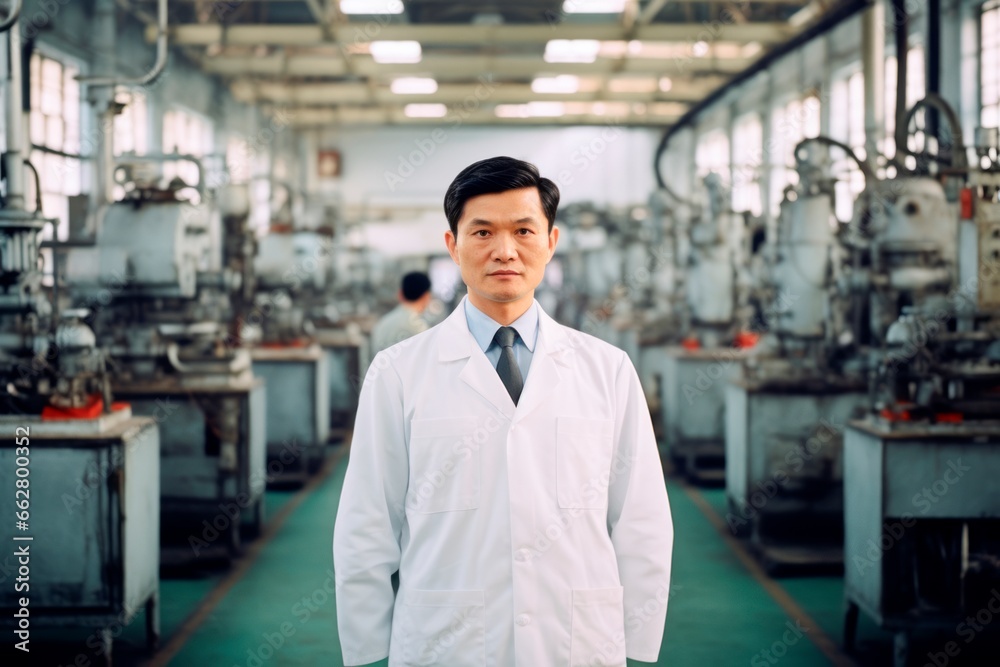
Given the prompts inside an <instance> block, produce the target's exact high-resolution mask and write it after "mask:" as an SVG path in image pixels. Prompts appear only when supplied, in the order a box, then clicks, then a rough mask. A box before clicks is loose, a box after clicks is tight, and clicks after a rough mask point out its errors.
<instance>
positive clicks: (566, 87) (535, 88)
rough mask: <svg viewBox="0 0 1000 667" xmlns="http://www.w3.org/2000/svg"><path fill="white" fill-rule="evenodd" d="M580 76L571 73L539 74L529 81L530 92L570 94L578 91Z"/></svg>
mask: <svg viewBox="0 0 1000 667" xmlns="http://www.w3.org/2000/svg"><path fill="white" fill-rule="evenodd" d="M579 90H580V78H579V77H576V76H573V75H572V74H560V75H559V76H540V77H538V78H536V79H535V80H534V81H532V82H531V92H533V93H543V94H545V93H549V94H557V93H563V94H572V93H576V92H579Z"/></svg>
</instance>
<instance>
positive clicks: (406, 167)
mask: <svg viewBox="0 0 1000 667" xmlns="http://www.w3.org/2000/svg"><path fill="white" fill-rule="evenodd" d="M660 135H661V133H660V131H658V130H654V129H647V128H623V127H618V126H615V125H612V124H609V125H608V126H597V127H566V128H561V127H557V128H541V127H538V128H534V127H532V128H506V127H496V128H482V127H455V128H453V127H449V126H448V124H447V122H442V124H441V125H440V126H435V125H430V126H426V127H385V128H339V129H331V130H323V131H312V132H308V133H306V134H305V135H304V137H303V141H302V143H301V145H302V148H303V150H302V159H303V164H304V169H305V174H306V175H307V187H308V190H309V191H311V192H317V193H319V192H323V193H331V194H332V193H336V194H338V195H339V196H340V197H342V198H343V201H344V202H345V203H346V204H348V205H350V204H355V205H357V204H363V203H368V204H372V205H376V206H382V205H388V206H393V205H409V204H418V205H419V204H426V205H428V206H440V204H441V201H442V199H443V198H444V193H445V190H446V189H447V187H448V185H449V183H451V181H452V180H453V179H454V177H455V176H456V175H457V174H458V172H460V171H461V170H462V169H464V168H465V167H467V166H468V165H470V164H472V163H473V162H475V161H477V160H481V159H484V158H488V157H493V156H496V155H509V156H511V157H516V158H520V159H524V160H528V161H529V162H533V163H534V164H536V165H537V166H538V168H539V170H540V171H541V173H542V175H543V176H546V177H548V178H551V179H552V180H554V181H556V183H557V184H558V185H559V189H560V191H561V193H562V202H563V203H570V202H574V201H593V202H595V203H597V204H598V205H604V204H619V205H627V204H633V203H644V202H646V201H647V200H648V198H649V195H650V193H651V192H652V191H653V189H654V187H655V177H654V175H653V167H652V165H653V154H654V151H655V149H656V144H657V142H658V141H659V138H660ZM318 149H336V150H339V151H341V157H342V164H343V168H342V175H341V177H340V178H339V179H331V180H326V181H320V180H319V179H318V178H317V177H316V166H315V160H316V151H317V150H318Z"/></svg>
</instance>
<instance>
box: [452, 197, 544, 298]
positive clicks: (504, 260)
mask: <svg viewBox="0 0 1000 667" xmlns="http://www.w3.org/2000/svg"><path fill="white" fill-rule="evenodd" d="M548 228H549V222H548V219H547V218H546V217H545V211H544V210H543V209H542V200H541V197H540V195H539V194H538V189H537V188H521V189H519V190H508V191H506V192H500V193H497V194H490V195H480V196H478V197H473V198H472V199H470V200H468V201H467V202H465V210H464V211H463V212H462V217H461V219H460V220H459V221H458V233H457V235H454V234H452V232H451V230H448V231H447V232H445V243H446V244H447V245H448V252H449V253H450V254H451V258H452V259H453V260H455V263H456V264H458V266H459V268H460V269H461V271H462V280H463V281H465V284H466V285H468V287H469V299H470V300H472V302H473V304H474V305H476V306H477V307H479V308H480V309H482V307H481V306H480V304H484V305H485V302H493V303H514V302H517V301H519V300H523V299H531V298H533V297H534V293H535V288H536V287H538V284H539V283H541V282H542V277H543V276H544V275H545V265H546V264H548V263H549V260H550V259H552V255H553V253H554V252H555V249H556V242H557V241H558V240H559V229H558V228H556V227H553V229H552V232H551V233H550V232H549V231H548Z"/></svg>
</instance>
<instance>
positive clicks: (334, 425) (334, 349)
mask: <svg viewBox="0 0 1000 667" xmlns="http://www.w3.org/2000/svg"><path fill="white" fill-rule="evenodd" d="M316 338H317V340H318V341H319V344H320V345H321V346H322V347H323V351H324V352H325V353H326V364H327V377H328V378H329V387H330V388H329V397H330V441H331V442H342V441H343V440H344V439H345V438H346V436H347V432H348V431H349V430H350V429H352V428H353V427H354V415H355V414H356V413H357V411H358V395H359V394H360V393H361V383H362V381H363V380H364V377H363V376H362V374H361V369H362V367H363V357H364V355H365V352H364V350H365V348H366V346H367V342H366V341H365V340H364V337H362V336H357V337H355V336H351V335H350V334H349V333H348V332H347V331H346V330H344V329H323V328H319V329H317V330H316ZM356 338H357V339H356Z"/></svg>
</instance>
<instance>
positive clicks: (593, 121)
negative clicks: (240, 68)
mask: <svg viewBox="0 0 1000 667" xmlns="http://www.w3.org/2000/svg"><path fill="white" fill-rule="evenodd" d="M282 118H283V119H284V122H287V123H288V124H289V125H291V126H292V127H296V128H310V127H333V126H337V127H344V126H351V125H376V126H384V125H417V126H425V127H427V128H428V131H430V130H431V129H432V128H434V129H441V130H444V131H448V130H450V129H452V128H454V127H455V126H457V125H461V126H471V125H490V126H496V125H517V126H522V127H523V126H526V125H528V126H530V125H544V126H552V125H572V126H578V125H597V126H605V127H607V126H612V127H619V126H626V125H627V126H628V127H636V126H652V127H657V128H663V127H665V126H667V125H671V124H673V123H674V122H676V121H677V119H678V118H679V116H672V115H666V114H650V113H645V114H635V113H630V114H626V115H611V114H602V115H598V114H594V113H589V114H578V115H565V116H554V117H552V116H550V117H532V118H499V117H497V116H496V115H495V114H494V113H493V111H492V110H488V109H479V110H476V111H473V112H469V113H462V114H458V113H454V112H453V113H451V114H449V115H447V116H444V117H442V118H410V117H408V116H406V114H405V113H404V111H403V109H402V108H401V107H400V108H384V107H360V106H356V107H339V108H335V109H331V108H313V107H289V108H283V109H282Z"/></svg>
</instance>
